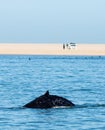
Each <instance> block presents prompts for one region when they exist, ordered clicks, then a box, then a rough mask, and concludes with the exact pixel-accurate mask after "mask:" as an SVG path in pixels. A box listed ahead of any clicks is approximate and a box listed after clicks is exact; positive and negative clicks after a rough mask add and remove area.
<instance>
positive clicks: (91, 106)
mask: <svg viewBox="0 0 105 130" xmlns="http://www.w3.org/2000/svg"><path fill="white" fill-rule="evenodd" d="M94 107H96V108H97V107H105V104H83V105H76V106H75V108H94Z"/></svg>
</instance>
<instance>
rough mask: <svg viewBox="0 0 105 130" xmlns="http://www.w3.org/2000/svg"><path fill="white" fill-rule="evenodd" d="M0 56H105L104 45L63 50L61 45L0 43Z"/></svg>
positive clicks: (87, 45)
mask: <svg viewBox="0 0 105 130" xmlns="http://www.w3.org/2000/svg"><path fill="white" fill-rule="evenodd" d="M0 54H16V55H17V54H24V55H99V56H101V55H105V44H80V43H77V45H76V48H75V49H73V48H72V49H67V48H65V50H63V44H61V43H58V44H55V43H54V44H52V43H49V44H44V43H43V44H40V43H39V44H36V43H26V44H25V43H17V44H16V43H11V44H9V43H8V44H7V43H0Z"/></svg>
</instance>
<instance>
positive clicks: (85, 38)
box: [0, 0, 105, 43]
mask: <svg viewBox="0 0 105 130" xmlns="http://www.w3.org/2000/svg"><path fill="white" fill-rule="evenodd" d="M0 42H35V43H43V42H44V43H46V42H47V43H50V42H51V43H53V42H54V43H61V42H77V43H105V0H0Z"/></svg>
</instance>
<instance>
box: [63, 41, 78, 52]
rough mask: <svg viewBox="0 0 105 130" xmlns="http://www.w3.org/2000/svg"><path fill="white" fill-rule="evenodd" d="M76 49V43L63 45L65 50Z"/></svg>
mask: <svg viewBox="0 0 105 130" xmlns="http://www.w3.org/2000/svg"><path fill="white" fill-rule="evenodd" d="M75 47H76V43H72V42H71V43H66V44H63V50H65V49H72V48H73V49H75Z"/></svg>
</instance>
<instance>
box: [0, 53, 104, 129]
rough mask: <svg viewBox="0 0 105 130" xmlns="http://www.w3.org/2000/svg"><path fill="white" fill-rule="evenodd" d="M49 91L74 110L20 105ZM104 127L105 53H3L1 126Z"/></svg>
mask: <svg viewBox="0 0 105 130" xmlns="http://www.w3.org/2000/svg"><path fill="white" fill-rule="evenodd" d="M47 90H49V91H50V93H51V94H54V95H59V96H62V97H65V98H67V99H69V100H71V101H72V102H73V103H74V104H76V106H75V107H73V108H51V109H29V108H23V107H22V106H23V105H24V104H26V103H28V102H29V101H31V100H33V99H34V98H36V97H38V96H40V95H42V94H44V93H45V91H47ZM12 129H13V130H104V129H105V57H104V56H35V55H31V56H29V55H26V56H24V55H12V56H11V55H1V56H0V130H12Z"/></svg>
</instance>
